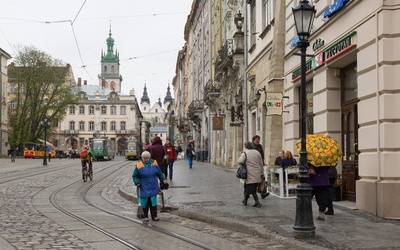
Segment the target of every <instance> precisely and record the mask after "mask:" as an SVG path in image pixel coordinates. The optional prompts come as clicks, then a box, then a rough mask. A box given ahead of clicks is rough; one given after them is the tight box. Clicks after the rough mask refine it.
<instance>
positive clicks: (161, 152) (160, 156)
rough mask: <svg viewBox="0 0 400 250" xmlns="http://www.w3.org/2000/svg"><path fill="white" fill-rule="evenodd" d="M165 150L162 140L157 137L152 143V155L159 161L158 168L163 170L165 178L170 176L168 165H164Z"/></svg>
mask: <svg viewBox="0 0 400 250" xmlns="http://www.w3.org/2000/svg"><path fill="white" fill-rule="evenodd" d="M165 154H166V152H165V148H164V146H163V145H162V141H161V138H160V137H159V136H155V137H154V138H153V141H152V143H151V147H150V155H151V158H153V159H154V160H156V161H157V164H158V166H159V167H160V169H161V172H162V173H163V174H164V176H165V178H166V177H167V176H168V172H167V164H164V156H165Z"/></svg>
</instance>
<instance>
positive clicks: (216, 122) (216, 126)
mask: <svg viewBox="0 0 400 250" xmlns="http://www.w3.org/2000/svg"><path fill="white" fill-rule="evenodd" d="M212 125H213V130H223V129H224V126H223V125H224V118H223V117H219V116H214V117H213V118H212Z"/></svg>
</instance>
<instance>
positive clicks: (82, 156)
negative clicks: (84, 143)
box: [80, 150, 88, 159]
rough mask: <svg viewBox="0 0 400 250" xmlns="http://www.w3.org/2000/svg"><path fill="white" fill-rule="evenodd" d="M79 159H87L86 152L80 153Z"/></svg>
mask: <svg viewBox="0 0 400 250" xmlns="http://www.w3.org/2000/svg"><path fill="white" fill-rule="evenodd" d="M80 157H81V159H86V158H87V157H88V153H87V150H82V151H81V153H80Z"/></svg>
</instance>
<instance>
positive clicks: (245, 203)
mask: <svg viewBox="0 0 400 250" xmlns="http://www.w3.org/2000/svg"><path fill="white" fill-rule="evenodd" d="M248 199H249V196H248V195H245V196H244V200H243V201H242V203H243V205H245V206H247V200H248Z"/></svg>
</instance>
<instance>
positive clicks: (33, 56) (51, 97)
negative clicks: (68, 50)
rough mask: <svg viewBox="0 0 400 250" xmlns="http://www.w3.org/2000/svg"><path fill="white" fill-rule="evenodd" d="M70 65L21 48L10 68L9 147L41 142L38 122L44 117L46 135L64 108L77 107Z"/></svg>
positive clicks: (56, 122) (41, 131)
mask: <svg viewBox="0 0 400 250" xmlns="http://www.w3.org/2000/svg"><path fill="white" fill-rule="evenodd" d="M69 73H70V65H65V64H64V63H63V62H62V61H60V60H58V59H53V58H52V57H51V56H50V55H48V54H46V53H45V52H42V51H39V50H38V49H36V48H35V47H23V48H22V49H20V50H19V51H18V53H17V55H16V57H15V59H14V62H13V64H11V65H10V66H9V69H8V75H9V82H10V84H14V90H15V92H14V94H15V96H14V99H13V100H12V102H13V103H14V108H12V109H10V112H9V119H10V120H9V121H10V125H11V131H10V137H11V144H12V145H21V146H22V145H24V143H25V142H30V141H31V142H36V141H37V139H39V138H42V139H43V138H44V127H43V126H41V124H40V121H41V119H42V117H43V116H44V115H46V116H47V117H49V118H50V121H51V123H52V126H51V128H50V129H48V130H47V131H48V135H50V134H51V131H52V130H53V129H54V128H56V127H57V125H58V122H59V121H60V120H62V119H63V117H64V116H65V114H66V110H67V107H68V106H70V105H75V104H77V103H78V99H77V97H76V95H75V94H74V87H75V84H74V82H73V78H72V77H73V76H72V75H71V74H69Z"/></svg>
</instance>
